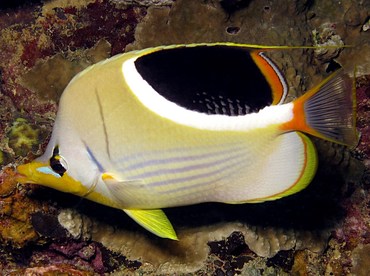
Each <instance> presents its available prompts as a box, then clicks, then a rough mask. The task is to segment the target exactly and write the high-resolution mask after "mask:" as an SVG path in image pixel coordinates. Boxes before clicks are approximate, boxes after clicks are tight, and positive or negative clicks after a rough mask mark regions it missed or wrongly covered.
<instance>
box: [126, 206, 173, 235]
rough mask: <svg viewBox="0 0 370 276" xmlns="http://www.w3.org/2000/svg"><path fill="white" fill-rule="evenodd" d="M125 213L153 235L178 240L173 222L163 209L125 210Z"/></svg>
mask: <svg viewBox="0 0 370 276" xmlns="http://www.w3.org/2000/svg"><path fill="white" fill-rule="evenodd" d="M123 211H124V212H125V213H126V214H127V215H129V216H130V217H131V218H132V219H133V220H135V221H136V222H137V223H138V224H140V225H141V226H142V227H144V228H145V229H146V230H148V231H149V232H152V233H153V234H155V235H157V236H159V237H161V238H167V239H171V240H178V238H177V235H176V232H175V230H174V229H173V227H172V224H171V222H170V221H169V220H168V218H167V216H166V215H165V213H164V212H163V211H162V210H161V209H155V210H134V209H123Z"/></svg>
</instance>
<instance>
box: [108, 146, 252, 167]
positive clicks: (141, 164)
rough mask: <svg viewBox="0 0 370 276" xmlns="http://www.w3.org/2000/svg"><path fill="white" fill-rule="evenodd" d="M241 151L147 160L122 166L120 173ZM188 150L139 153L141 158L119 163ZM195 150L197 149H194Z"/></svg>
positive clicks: (187, 150)
mask: <svg viewBox="0 0 370 276" xmlns="http://www.w3.org/2000/svg"><path fill="white" fill-rule="evenodd" d="M242 149H245V148H243V147H241V146H239V147H236V148H227V149H225V150H222V151H216V152H211V153H207V154H192V155H187V156H186V155H185V156H181V157H169V158H163V159H159V158H153V159H149V160H145V161H142V162H140V161H139V162H137V163H134V164H131V165H128V166H123V167H120V169H119V170H120V171H122V172H126V173H127V172H129V171H133V170H137V169H143V168H145V167H150V166H154V165H164V164H170V163H174V162H177V163H180V162H187V161H192V160H201V159H206V158H209V157H216V156H219V155H223V154H225V153H233V152H240V151H241V150H242ZM189 150H193V149H186V148H181V150H179V149H176V150H172V151H167V152H163V153H161V152H150V153H148V152H144V153H141V154H140V155H141V157H138V156H139V154H135V155H134V156H131V157H128V158H127V159H126V158H125V159H121V162H122V163H123V164H125V163H126V164H127V163H129V162H130V159H139V158H140V159H144V158H148V157H147V156H148V155H150V154H155V155H156V156H160V155H163V154H168V153H171V152H176V151H179V154H181V151H184V152H186V153H187V152H189ZM196 150H197V149H196ZM115 163H118V162H115Z"/></svg>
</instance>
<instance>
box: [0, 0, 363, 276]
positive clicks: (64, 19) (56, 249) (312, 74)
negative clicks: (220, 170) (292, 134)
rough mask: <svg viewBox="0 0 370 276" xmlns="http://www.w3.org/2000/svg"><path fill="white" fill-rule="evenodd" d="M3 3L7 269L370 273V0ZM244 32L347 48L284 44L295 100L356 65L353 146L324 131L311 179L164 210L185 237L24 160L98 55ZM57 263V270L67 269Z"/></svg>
mask: <svg viewBox="0 0 370 276" xmlns="http://www.w3.org/2000/svg"><path fill="white" fill-rule="evenodd" d="M26 2H27V1H15V2H14V3H13V4H12V5H7V6H3V7H2V6H1V7H0V79H1V82H0V83H1V84H0V85H1V87H0V88H1V90H0V164H1V165H2V169H1V172H0V206H1V211H0V212H1V216H0V242H1V243H0V270H1V271H3V272H4V273H5V274H6V275H20V274H25V275H43V274H45V275H59V274H61V273H64V274H67V275H96V274H104V273H111V274H113V275H114V274H115V275H122V274H125V275H126V274H141V275H149V274H160V275H163V274H173V273H174V272H182V273H184V274H195V275H209V274H213V275H235V274H241V275H349V274H352V275H369V274H370V271H369V268H368V266H367V265H366V264H367V263H368V261H369V251H370V250H369V245H370V223H369V222H370V218H369V205H370V204H369V203H370V195H369V190H370V152H369V151H370V148H369V143H370V133H369V132H370V128H369V125H370V113H369V112H370V111H369V110H370V92H369V91H370V56H369V55H368V54H366V53H367V52H369V47H370V46H369V43H368V41H369V40H370V30H369V29H370V28H369V22H370V21H369V17H370V14H369V12H370V3H368V1H362V2H361V1H360V2H359V1H354V0H344V1H341V2H337V1H333V0H330V1H303V0H302V1H290V2H287V1H283V0H274V1H268V2H266V1H253V0H248V1H246V0H241V1H227V0H225V1H224V0H220V1H218V0H207V1H197V0H177V1H157V0H154V1H153V0H144V1H139V0H138V1H128V0H68V1H67V0H51V1H31V2H28V4H27V3H26ZM215 41H233V42H239V43H248V44H263V45H333V44H335V45H338V44H341V45H342V44H343V45H344V46H346V47H345V48H341V49H340V50H338V49H330V50H323V49H321V50H320V49H317V50H316V51H312V50H309V49H298V50H288V51H273V52H271V53H268V54H269V55H271V57H272V58H273V60H274V61H275V62H276V64H277V65H278V66H279V67H280V68H281V69H282V71H283V72H284V75H285V76H286V78H287V81H288V84H289V87H290V92H289V97H288V101H290V100H291V99H293V98H295V97H296V96H297V95H300V94H301V93H303V92H304V91H305V90H307V89H308V88H310V87H312V86H313V85H314V84H315V83H317V82H318V81H320V80H321V79H322V78H323V77H324V76H326V75H328V74H329V73H330V72H331V71H333V70H335V69H336V68H338V67H344V68H346V69H347V70H349V71H353V68H354V67H356V71H355V75H356V88H357V97H358V98H357V109H358V114H357V117H358V119H357V121H358V129H359V131H360V133H361V138H360V142H359V145H358V147H357V148H356V149H352V150H349V149H346V148H345V147H343V146H338V145H333V144H332V143H329V142H325V141H318V140H316V139H315V143H316V144H317V147H318V151H319V157H320V165H319V169H318V174H317V176H316V177H315V179H314V181H313V183H312V184H311V185H310V186H309V187H308V188H307V189H306V190H304V191H303V192H301V193H299V194H297V195H293V196H291V197H288V198H284V199H282V200H279V201H276V202H267V203H264V204H256V205H223V204H211V203H207V204H201V205H197V206H188V207H181V208H171V209H168V210H166V213H167V214H168V216H169V218H170V220H171V221H172V222H173V224H174V226H175V228H176V230H177V232H178V235H179V238H180V241H179V242H174V241H168V240H162V239H159V238H157V237H154V236H153V235H151V234H149V233H147V232H145V230H142V229H141V228H140V227H139V226H137V225H136V224H135V223H134V222H132V221H131V220H130V219H129V218H127V217H126V216H125V214H123V213H122V212H121V211H119V210H113V209H111V208H107V207H104V206H101V205H98V204H95V203H92V202H87V201H86V200H84V199H79V198H76V197H74V196H71V195H65V194H61V193H59V192H56V191H52V190H50V189H47V188H41V187H38V186H37V185H19V184H17V183H16V182H15V180H14V174H15V172H14V168H15V166H16V165H18V164H20V163H22V162H26V161H29V160H32V159H33V158H35V157H36V156H38V155H40V154H41V153H42V152H43V150H44V148H45V146H46V144H47V142H48V137H49V136H50V133H51V129H52V126H53V121H54V118H55V113H56V110H57V103H58V99H59V97H60V95H61V93H62V91H63V89H64V87H65V86H66V84H67V83H68V81H69V80H70V79H71V78H72V77H73V76H74V75H75V74H76V73H77V72H79V71H81V70H83V69H84V68H86V67H87V66H89V65H91V64H93V63H96V62H98V61H99V60H102V59H105V58H107V57H109V56H112V55H114V54H117V53H120V52H123V51H125V50H133V49H141V48H145V47H151V46H156V45H163V44H174V43H195V42H215ZM58 273H59V274H58Z"/></svg>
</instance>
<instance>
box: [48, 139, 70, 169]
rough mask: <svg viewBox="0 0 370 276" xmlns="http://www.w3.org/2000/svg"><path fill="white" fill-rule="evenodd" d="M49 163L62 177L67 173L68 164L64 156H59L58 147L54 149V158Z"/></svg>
mask: <svg viewBox="0 0 370 276" xmlns="http://www.w3.org/2000/svg"><path fill="white" fill-rule="evenodd" d="M49 162H50V167H51V168H52V170H53V171H54V172H56V173H57V174H59V175H60V176H63V174H64V173H65V172H66V171H67V162H66V160H65V159H64V158H63V156H61V155H59V148H58V146H56V147H55V148H54V150H53V156H52V157H51V158H50V160H49Z"/></svg>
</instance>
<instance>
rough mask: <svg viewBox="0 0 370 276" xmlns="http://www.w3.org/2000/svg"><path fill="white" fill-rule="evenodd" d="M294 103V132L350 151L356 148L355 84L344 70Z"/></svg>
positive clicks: (334, 74) (331, 76)
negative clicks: (343, 146)
mask: <svg viewBox="0 0 370 276" xmlns="http://www.w3.org/2000/svg"><path fill="white" fill-rule="evenodd" d="M293 103H294V108H293V112H294V119H293V120H292V122H291V123H292V124H293V125H291V127H293V129H295V130H299V131H303V132H306V133H309V134H311V135H314V136H317V137H319V138H322V139H326V140H329V141H333V142H336V143H339V144H345V145H347V146H350V147H355V146H356V145H357V143H358V135H357V132H356V90H355V86H354V81H352V80H351V78H350V77H349V76H348V74H346V73H344V72H343V70H338V71H337V72H335V73H333V74H332V75H330V76H329V77H328V78H326V79H325V80H324V81H323V82H322V83H320V84H319V85H318V86H316V87H314V88H313V89H311V90H310V91H308V92H307V93H306V94H304V95H303V96H302V97H300V98H298V99H297V100H295V101H294V102H293ZM302 114H303V116H302Z"/></svg>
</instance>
